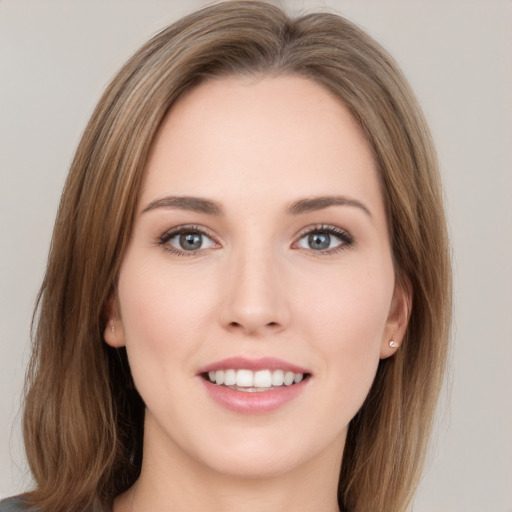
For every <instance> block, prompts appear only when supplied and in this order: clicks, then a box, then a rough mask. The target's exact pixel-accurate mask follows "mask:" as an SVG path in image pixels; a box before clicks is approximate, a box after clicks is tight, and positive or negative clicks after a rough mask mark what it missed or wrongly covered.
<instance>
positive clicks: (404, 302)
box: [380, 281, 412, 359]
mask: <svg viewBox="0 0 512 512" xmlns="http://www.w3.org/2000/svg"><path fill="white" fill-rule="evenodd" d="M411 308H412V286H411V284H410V282H409V281H406V282H403V283H399V282H396V283H395V289H394V291H393V298H392V300H391V307H390V309H389V315H388V319H387V320H386V327H385V328H384V333H383V336H382V341H381V347H380V358H381V359H386V358H387V357H390V356H392V355H393V354H394V353H395V352H396V351H397V349H399V348H400V345H401V344H402V341H403V339H404V336H405V332H406V330H407V324H408V323H409V315H410V312H411ZM391 342H393V343H391Z"/></svg>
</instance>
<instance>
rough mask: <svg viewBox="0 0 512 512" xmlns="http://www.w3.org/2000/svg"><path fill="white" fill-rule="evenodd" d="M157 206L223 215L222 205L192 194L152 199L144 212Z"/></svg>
mask: <svg viewBox="0 0 512 512" xmlns="http://www.w3.org/2000/svg"><path fill="white" fill-rule="evenodd" d="M157 208H178V209H180V210H188V211H191V212H198V213H206V214H208V215H222V214H223V210H222V206H221V205H220V204H219V203H217V202H215V201H212V200H211V199H203V198H202V197H191V196H166V197H162V198H160V199H155V200H154V201H151V203H149V204H148V205H147V206H146V208H144V210H142V213H146V212H149V211H150V210H155V209H157Z"/></svg>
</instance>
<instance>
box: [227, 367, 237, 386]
mask: <svg viewBox="0 0 512 512" xmlns="http://www.w3.org/2000/svg"><path fill="white" fill-rule="evenodd" d="M235 384H236V372H235V370H226V374H225V375H224V385H225V386H234V385H235Z"/></svg>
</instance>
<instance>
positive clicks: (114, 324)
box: [103, 292, 125, 348]
mask: <svg viewBox="0 0 512 512" xmlns="http://www.w3.org/2000/svg"><path fill="white" fill-rule="evenodd" d="M105 310H106V311H105V313H106V319H107V323H106V324H105V331H104V333H103V339H104V340H105V342H106V343H107V345H110V346H111V347H114V348H119V347H124V345H125V339H124V329H123V322H122V321H121V315H120V314H119V305H118V303H117V297H116V295H115V293H114V292H112V293H111V295H110V297H109V299H108V301H107V305H106V307H105Z"/></svg>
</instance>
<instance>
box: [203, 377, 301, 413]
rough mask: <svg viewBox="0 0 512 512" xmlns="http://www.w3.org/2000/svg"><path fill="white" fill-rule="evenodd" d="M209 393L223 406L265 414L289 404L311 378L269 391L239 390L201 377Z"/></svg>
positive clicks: (238, 410) (235, 410) (240, 411)
mask: <svg viewBox="0 0 512 512" xmlns="http://www.w3.org/2000/svg"><path fill="white" fill-rule="evenodd" d="M200 379H201V380H202V382H203V384H204V386H205V388H206V390H207V392H208V393H209V395H210V396H211V397H212V398H213V400H215V402H217V403H218V404H220V405H221V406H223V407H225V408H226V409H229V410H230V411H234V412H237V413H240V414H263V413H266V412H272V411H275V410H277V409H279V408H280V407H282V406H283V405H285V404H287V403H288V402H290V401H291V400H293V399H294V398H296V397H297V396H298V395H300V394H301V393H302V392H303V391H304V390H305V388H306V386H307V384H308V382H309V378H307V379H305V380H303V381H301V382H299V383H298V384H292V385H291V386H282V387H279V388H276V389H272V390H269V391H253V392H250V391H237V390H235V389H230V388H228V387H226V386H219V385H218V384H213V383H212V382H210V381H208V380H206V379H204V378H202V377H200Z"/></svg>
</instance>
